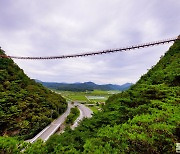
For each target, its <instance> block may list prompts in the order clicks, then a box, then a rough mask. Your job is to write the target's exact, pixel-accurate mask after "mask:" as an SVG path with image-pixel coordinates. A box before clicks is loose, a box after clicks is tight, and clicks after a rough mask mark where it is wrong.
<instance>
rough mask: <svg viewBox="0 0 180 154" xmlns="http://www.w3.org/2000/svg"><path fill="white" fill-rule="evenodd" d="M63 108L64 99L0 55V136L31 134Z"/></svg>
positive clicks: (0, 52) (62, 110) (31, 135)
mask: <svg viewBox="0 0 180 154" xmlns="http://www.w3.org/2000/svg"><path fill="white" fill-rule="evenodd" d="M0 54H1V55H2V54H4V51H2V50H0ZM66 108H67V103H66V101H65V100H64V98H62V97H61V96H60V95H58V94H55V93H53V92H51V91H50V90H48V89H46V88H44V87H43V86H42V85H41V84H37V83H36V82H35V81H34V80H31V79H29V78H28V77H27V76H26V75H25V74H24V72H23V70H21V69H20V68H19V67H18V66H17V65H16V64H15V63H14V62H13V60H11V59H7V58H0V135H1V136H20V137H21V138H24V139H26V138H30V137H33V136H34V135H35V134H36V133H38V132H39V131H40V130H41V129H43V128H44V127H45V126H47V125H48V124H49V123H50V122H51V121H52V119H54V118H56V117H57V116H58V115H59V114H61V113H63V112H64V110H65V109H66Z"/></svg>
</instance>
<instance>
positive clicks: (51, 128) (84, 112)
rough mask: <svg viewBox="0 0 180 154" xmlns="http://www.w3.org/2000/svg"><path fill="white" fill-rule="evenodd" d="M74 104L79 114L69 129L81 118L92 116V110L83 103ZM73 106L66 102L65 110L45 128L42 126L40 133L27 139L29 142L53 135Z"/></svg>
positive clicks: (45, 139)
mask: <svg viewBox="0 0 180 154" xmlns="http://www.w3.org/2000/svg"><path fill="white" fill-rule="evenodd" d="M74 105H76V106H77V107H78V109H79V111H80V116H79V117H78V118H77V119H76V120H75V122H74V124H73V125H72V126H71V129H74V128H75V127H77V126H78V124H79V122H80V121H81V120H82V119H83V118H90V117H92V113H93V112H92V111H91V110H90V109H89V108H88V107H86V106H85V105H83V104H80V103H78V102H75V103H74ZM72 107H73V105H72V104H71V103H68V108H67V110H66V112H64V113H63V114H62V115H61V116H60V117H59V118H58V119H56V120H54V121H53V122H52V123H51V124H50V125H48V126H47V127H46V128H44V129H43V130H42V131H41V132H40V133H38V134H37V135H36V136H35V137H34V138H32V139H30V140H27V141H28V142H30V143H33V142H35V141H37V140H38V139H42V140H43V141H47V140H48V139H49V137H50V136H51V135H53V134H54V133H55V132H56V131H57V130H58V129H59V127H60V126H61V125H62V124H63V123H64V121H65V120H66V118H67V116H68V115H69V114H70V110H71V108H72Z"/></svg>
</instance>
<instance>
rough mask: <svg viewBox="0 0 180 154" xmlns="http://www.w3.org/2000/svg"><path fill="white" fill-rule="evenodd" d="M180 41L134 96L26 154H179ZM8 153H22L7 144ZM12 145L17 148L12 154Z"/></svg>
mask: <svg viewBox="0 0 180 154" xmlns="http://www.w3.org/2000/svg"><path fill="white" fill-rule="evenodd" d="M179 77H180V41H179V40H178V41H176V42H175V43H174V45H173V46H172V47H171V48H170V49H169V51H168V52H167V53H166V54H165V55H164V57H161V60H160V61H159V62H158V64H157V65H155V66H154V67H153V68H152V69H151V70H150V71H149V72H148V73H147V74H145V75H143V76H142V77H141V79H140V80H139V81H138V82H137V83H136V84H135V85H134V86H132V87H131V88H130V89H129V90H128V91H125V92H122V93H120V94H117V95H113V96H112V97H110V98H109V99H108V100H107V102H106V105H105V106H104V108H103V111H102V112H100V113H98V114H95V115H94V116H93V117H92V118H91V119H86V120H84V121H83V122H82V123H81V125H80V126H79V127H77V128H76V129H75V130H74V131H72V130H70V129H67V130H66V132H65V133H63V134H62V135H54V136H52V137H51V138H50V139H49V140H48V141H47V142H46V143H42V142H37V143H35V144H32V145H29V146H28V148H26V150H25V151H24V152H25V153H33V152H36V153H37V152H38V153H48V154H49V153H109V154H111V153H113V154H116V153H137V154H139V153H141V154H143V153H144V154H147V153H159V154H160V153H175V145H176V143H179V142H180V120H179V119H180V86H179V84H180V80H179ZM3 143H4V144H2V145H1V146H2V147H3V148H4V151H5V150H6V151H8V150H9V151H10V150H11V151H10V152H12V151H18V149H17V146H16V145H17V144H19V145H21V142H18V141H14V139H11V138H5V139H4V142H3ZM7 143H12V144H11V148H9V149H8V148H7Z"/></svg>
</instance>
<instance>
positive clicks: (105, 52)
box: [0, 35, 180, 60]
mask: <svg viewBox="0 0 180 154" xmlns="http://www.w3.org/2000/svg"><path fill="white" fill-rule="evenodd" d="M176 40H180V35H179V36H178V37H174V38H170V39H165V40H161V41H154V42H150V43H144V44H139V45H133V46H128V47H123V48H117V49H108V50H101V51H96V52H87V53H79V54H70V55H61V56H49V57H23V56H7V55H0V58H13V59H25V60H48V59H66V58H77V57H86V56H95V55H101V54H109V53H115V52H125V51H129V50H135V49H140V48H147V47H152V46H157V45H161V44H166V43H170V42H174V41H176Z"/></svg>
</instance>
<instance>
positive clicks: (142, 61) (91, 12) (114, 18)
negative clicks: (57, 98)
mask: <svg viewBox="0 0 180 154" xmlns="http://www.w3.org/2000/svg"><path fill="white" fill-rule="evenodd" d="M179 34H180V0H48V1H45V0H0V46H1V47H2V49H3V50H5V51H6V54H7V55H13V56H58V55H66V54H74V53H83V52H91V51H98V50H102V49H113V48H120V47H124V46H130V45H136V44H141V43H146V42H151V41H156V40H162V39H166V38H171V37H175V36H178V35H179ZM171 45H172V43H171V44H167V45H161V46H157V47H151V48H147V49H140V50H134V51H128V52H125V53H113V54H107V55H97V56H93V57H82V58H76V59H64V60H44V61H37V60H36V61H31V60H29V61H25V60H14V61H15V62H16V63H17V64H18V65H19V66H20V67H21V68H22V69H23V70H24V72H25V73H26V74H27V75H28V76H29V77H30V78H34V79H39V80H42V81H53V82H68V83H69V82H70V83H72V82H86V81H93V82H95V83H99V84H104V83H116V84H123V83H126V82H133V83H135V82H136V81H137V80H138V79H139V78H140V76H141V75H143V74H144V73H146V72H147V69H149V68H151V66H152V65H155V64H156V63H157V62H158V60H159V58H160V56H161V55H163V54H164V53H165V52H166V51H167V50H168V48H169V47H170V46H171Z"/></svg>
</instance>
